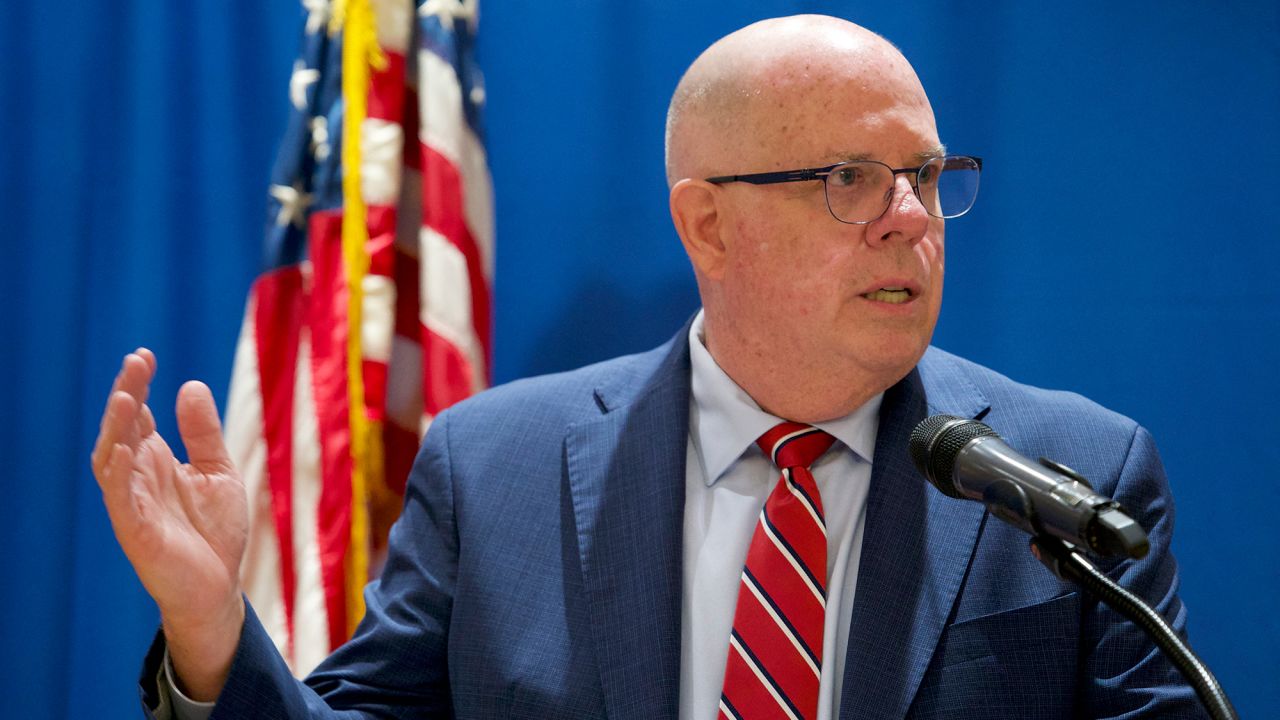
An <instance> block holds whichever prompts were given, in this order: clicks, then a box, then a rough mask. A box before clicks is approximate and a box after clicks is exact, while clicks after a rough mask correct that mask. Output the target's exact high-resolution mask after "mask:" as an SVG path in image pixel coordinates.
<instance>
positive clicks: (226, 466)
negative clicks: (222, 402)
mask: <svg viewBox="0 0 1280 720" xmlns="http://www.w3.org/2000/svg"><path fill="white" fill-rule="evenodd" d="M177 413H178V432H179V433H180V434H181V435H182V442H183V444H184V445H186V446H187V460H188V461H189V462H190V463H191V465H192V467H194V468H195V469H196V470H198V471H200V472H203V473H222V472H228V471H230V470H232V464H231V456H230V455H229V454H228V453H227V446H226V444H225V443H224V442H223V440H222V423H220V422H219V421H218V407H217V405H216V404H215V403H214V402H213V393H211V392H209V387H208V386H207V385H205V384H204V383H202V382H198V381H195V380H192V381H190V382H188V383H186V384H184V385H183V386H182V388H181V389H180V390H178V405H177Z"/></svg>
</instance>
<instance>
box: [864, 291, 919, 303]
mask: <svg viewBox="0 0 1280 720" xmlns="http://www.w3.org/2000/svg"><path fill="white" fill-rule="evenodd" d="M862 297H864V298H866V299H868V300H875V301H877V302H886V303H890V304H892V305H899V304H901V303H904V302H906V301H908V300H910V299H911V293H910V292H909V291H907V290H905V289H903V288H880V289H879V290H876V291H875V292H869V293H867V294H865V295H863V296H862Z"/></svg>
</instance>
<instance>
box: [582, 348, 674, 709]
mask: <svg viewBox="0 0 1280 720" xmlns="http://www.w3.org/2000/svg"><path fill="white" fill-rule="evenodd" d="M687 338H688V332H687V326H686V329H685V331H682V332H681V333H680V334H678V335H677V336H676V338H675V340H674V341H673V343H674V344H673V345H672V346H671V347H670V348H669V350H668V352H667V354H666V356H665V357H664V358H663V359H662V361H661V362H660V363H658V365H657V369H656V372H651V373H650V374H648V375H647V376H646V375H643V374H641V375H640V376H627V377H626V378H614V379H613V381H612V382H611V383H610V384H607V385H604V386H602V387H600V388H598V389H597V391H596V401H597V403H598V405H599V406H600V409H601V411H602V414H601V415H599V416H598V417H595V418H593V419H591V420H589V421H587V422H584V423H580V424H578V425H575V426H573V427H571V428H570V429H569V432H568V435H567V436H566V439H565V458H566V471H567V475H568V482H569V488H570V494H571V497H572V500H573V514H574V521H575V524H576V529H577V536H578V547H579V554H580V559H581V562H582V575H583V583H584V586H585V588H586V593H587V596H588V601H589V606H590V608H591V624H592V628H591V630H592V638H593V642H594V648H595V653H596V659H597V662H598V663H599V666H600V672H601V685H602V688H603V691H604V698H605V706H606V711H607V715H608V716H609V717H610V718H624V719H625V718H634V719H635V720H642V719H643V720H652V718H655V717H669V718H673V719H674V718H675V717H676V715H677V713H678V706H679V678H680V591H681V587H680V585H681V557H682V555H681V542H682V538H683V527H684V518H683V516H684V485H685V453H686V448H687V443H688V432H689V430H688V427H689V355H688V345H687ZM649 370H650V371H652V370H653V366H650V367H649Z"/></svg>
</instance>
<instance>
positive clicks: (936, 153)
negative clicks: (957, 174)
mask: <svg viewBox="0 0 1280 720" xmlns="http://www.w3.org/2000/svg"><path fill="white" fill-rule="evenodd" d="M946 154H947V146H946V145H942V144H938V145H935V146H933V147H931V148H929V149H928V150H925V151H924V152H918V153H916V154H915V159H916V160H919V161H920V162H925V161H926V160H930V159H932V158H938V157H944V156H945V155H946Z"/></svg>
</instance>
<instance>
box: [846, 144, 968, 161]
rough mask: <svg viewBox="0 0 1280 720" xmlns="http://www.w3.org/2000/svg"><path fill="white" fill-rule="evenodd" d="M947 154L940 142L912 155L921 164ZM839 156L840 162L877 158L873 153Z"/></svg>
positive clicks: (945, 147) (945, 148) (944, 146)
mask: <svg viewBox="0 0 1280 720" xmlns="http://www.w3.org/2000/svg"><path fill="white" fill-rule="evenodd" d="M946 154H947V146H946V145H941V144H939V145H935V146H933V147H931V148H929V149H928V150H921V151H920V152H917V153H913V154H912V155H911V159H912V160H918V161H920V163H921V164H924V163H925V162H926V161H928V160H931V159H933V158H938V157H943V156H945V155H946ZM837 157H839V158H840V162H858V161H859V160H875V159H876V157H875V155H874V154H872V153H843V154H840V155H838V156H837Z"/></svg>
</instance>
